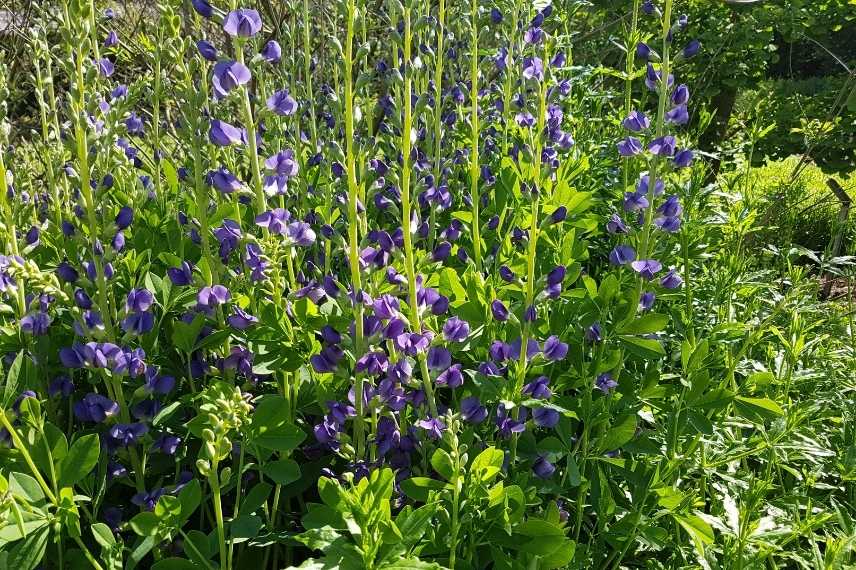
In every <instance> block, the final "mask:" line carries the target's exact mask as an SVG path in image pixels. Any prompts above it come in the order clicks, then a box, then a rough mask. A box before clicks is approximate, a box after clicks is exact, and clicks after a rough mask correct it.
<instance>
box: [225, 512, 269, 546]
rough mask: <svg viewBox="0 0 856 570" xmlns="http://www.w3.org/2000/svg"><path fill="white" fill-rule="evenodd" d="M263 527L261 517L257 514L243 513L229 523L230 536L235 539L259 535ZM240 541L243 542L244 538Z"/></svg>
mask: <svg viewBox="0 0 856 570" xmlns="http://www.w3.org/2000/svg"><path fill="white" fill-rule="evenodd" d="M261 528H262V519H261V517H258V516H256V515H241V516H239V517H238V518H236V519H235V520H233V521H232V522H231V523H230V524H229V536H231V537H232V538H234V539H244V540H246V539H249V538H253V537H255V536H257V535H258V534H259V531H260V530H261ZM236 542H238V541H236ZM240 542H243V540H240Z"/></svg>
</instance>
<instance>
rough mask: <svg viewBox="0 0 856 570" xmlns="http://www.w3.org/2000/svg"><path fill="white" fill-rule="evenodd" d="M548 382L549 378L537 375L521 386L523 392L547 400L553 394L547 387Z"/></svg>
mask: <svg viewBox="0 0 856 570" xmlns="http://www.w3.org/2000/svg"><path fill="white" fill-rule="evenodd" d="M549 383H550V379H549V378H547V377H546V376H539V377H538V378H536V379H535V380H533V381H532V382H530V383H529V384H526V385H525V386H524V387H523V393H524V394H527V395H529V396H532V397H533V398H538V399H539V400H549V399H550V398H551V397H552V396H553V391H552V390H550V388H549V387H548V384H549Z"/></svg>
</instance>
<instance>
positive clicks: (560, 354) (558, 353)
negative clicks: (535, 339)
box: [541, 335, 568, 362]
mask: <svg viewBox="0 0 856 570" xmlns="http://www.w3.org/2000/svg"><path fill="white" fill-rule="evenodd" d="M541 352H542V353H543V354H544V358H546V359H547V360H551V361H553V362H557V361H559V360H562V359H564V358H565V356H567V354H568V345H567V344H565V343H564V342H562V341H561V340H559V337H557V336H555V335H553V336H551V337H549V338H548V339H547V340H545V341H544V348H543V350H542V351H541Z"/></svg>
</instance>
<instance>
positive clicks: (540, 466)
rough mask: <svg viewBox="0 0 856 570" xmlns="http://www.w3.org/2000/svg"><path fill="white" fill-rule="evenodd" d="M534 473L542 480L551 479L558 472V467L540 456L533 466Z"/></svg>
mask: <svg viewBox="0 0 856 570" xmlns="http://www.w3.org/2000/svg"><path fill="white" fill-rule="evenodd" d="M532 471H533V472H534V473H535V475H537V476H538V477H540V478H541V479H549V478H550V477H552V476H553V473H555V472H556V466H555V465H553V464H552V463H550V462H549V461H547V459H546V458H545V457H544V456H543V455H539V456H538V459H536V460H535V462H534V463H533V464H532Z"/></svg>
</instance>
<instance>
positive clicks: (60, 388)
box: [48, 376, 74, 398]
mask: <svg viewBox="0 0 856 570" xmlns="http://www.w3.org/2000/svg"><path fill="white" fill-rule="evenodd" d="M72 392H74V383H73V382H72V381H71V378H69V377H68V376H57V377H56V378H54V380H53V382H51V383H50V386H48V396H49V397H51V398H55V397H56V396H62V397H63V398H68V397H69V396H70V395H71V393H72Z"/></svg>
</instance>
